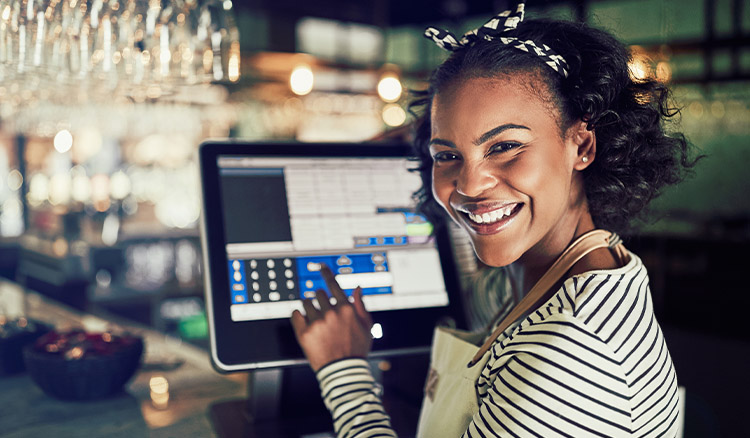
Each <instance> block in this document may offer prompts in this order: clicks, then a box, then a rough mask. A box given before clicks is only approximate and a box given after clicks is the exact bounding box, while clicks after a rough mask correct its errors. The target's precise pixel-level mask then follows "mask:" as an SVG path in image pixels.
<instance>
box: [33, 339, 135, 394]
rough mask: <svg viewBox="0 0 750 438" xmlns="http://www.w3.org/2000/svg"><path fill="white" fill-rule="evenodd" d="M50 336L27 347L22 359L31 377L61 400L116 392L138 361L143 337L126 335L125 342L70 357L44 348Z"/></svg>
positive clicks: (44, 389) (132, 371)
mask: <svg viewBox="0 0 750 438" xmlns="http://www.w3.org/2000/svg"><path fill="white" fill-rule="evenodd" d="M52 333H53V334H54V332H52ZM49 335H50V334H48V335H46V336H44V337H42V338H40V339H39V340H37V342H35V343H34V344H32V345H28V346H26V347H25V348H24V349H23V358H24V362H25V364H26V369H27V370H28V372H29V375H30V376H31V379H32V380H33V381H34V382H35V383H36V384H37V385H38V386H39V387H40V388H41V389H42V390H43V391H44V392H45V393H47V394H48V395H51V396H53V397H56V398H59V399H62V400H94V399H99V398H104V397H108V396H111V395H113V394H116V393H118V392H120V391H122V388H123V386H124V385H125V383H126V382H127V381H128V380H130V378H131V377H133V374H135V371H136V370H137V369H138V367H139V365H140V363H141V356H142V354H143V340H142V339H141V338H138V337H129V338H128V342H125V343H121V344H119V345H117V347H116V348H111V349H110V350H108V351H106V352H103V353H96V352H94V353H86V354H83V355H82V356H81V357H79V358H75V359H72V358H69V357H66V356H65V355H63V354H52V353H50V352H48V351H45V350H44V346H45V343H44V342H43V341H44V340H45V338H46V337H48V336H49ZM89 336H90V335H89Z"/></svg>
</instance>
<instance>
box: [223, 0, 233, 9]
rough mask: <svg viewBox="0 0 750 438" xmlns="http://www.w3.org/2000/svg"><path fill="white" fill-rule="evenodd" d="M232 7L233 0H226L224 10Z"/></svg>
mask: <svg viewBox="0 0 750 438" xmlns="http://www.w3.org/2000/svg"><path fill="white" fill-rule="evenodd" d="M230 9H232V0H224V10H225V11H228V10H230Z"/></svg>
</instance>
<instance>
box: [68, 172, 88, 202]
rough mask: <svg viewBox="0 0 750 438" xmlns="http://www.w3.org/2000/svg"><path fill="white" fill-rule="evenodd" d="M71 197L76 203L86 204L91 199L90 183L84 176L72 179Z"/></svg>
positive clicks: (80, 175)
mask: <svg viewBox="0 0 750 438" xmlns="http://www.w3.org/2000/svg"><path fill="white" fill-rule="evenodd" d="M71 195H72V196H73V199H74V200H76V201H78V202H86V201H88V200H89V199H90V198H91V182H90V181H89V177H87V176H86V174H79V175H76V176H74V177H73V182H72V187H71Z"/></svg>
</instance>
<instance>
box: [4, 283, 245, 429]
mask: <svg viewBox="0 0 750 438" xmlns="http://www.w3.org/2000/svg"><path fill="white" fill-rule="evenodd" d="M0 304H1V305H2V306H1V307H2V309H0V313H2V314H4V315H6V316H10V317H13V316H18V315H24V316H26V317H27V318H30V319H35V320H40V321H43V322H46V323H49V324H52V325H54V326H55V327H56V328H58V329H61V328H69V327H84V328H85V329H87V330H89V331H101V330H106V329H107V328H108V327H111V326H112V325H113V321H114V320H112V319H109V318H107V319H103V318H101V317H97V316H92V315H86V314H82V313H79V312H77V311H74V310H72V309H69V308H66V307H65V306H61V305H59V304H57V303H55V302H52V301H51V300H48V299H46V298H44V297H42V296H41V295H38V294H36V293H33V292H27V291H24V290H23V289H22V288H21V287H19V286H18V285H16V284H14V283H11V282H7V281H6V282H0ZM114 324H115V325H117V326H118V327H119V328H124V329H127V330H128V331H130V332H132V333H135V334H137V335H139V336H142V337H143V338H144V341H145V345H146V348H145V352H144V357H143V363H142V365H141V367H140V369H139V371H138V372H137V373H136V375H135V376H134V377H133V378H132V379H131V380H130V382H129V383H128V384H127V385H126V386H125V389H124V391H123V392H121V393H119V394H117V395H114V396H112V397H109V398H106V399H100V400H95V401H87V402H71V401H61V400H57V399H55V398H52V397H50V396H48V395H46V394H45V393H44V392H42V390H41V389H39V387H37V386H36V384H35V383H34V382H33V381H32V379H31V377H29V375H28V374H27V373H20V374H15V375H11V376H0V437H3V438H21V437H56V438H65V437H76V438H79V437H85V438H97V437H128V438H135V437H212V436H216V433H215V430H214V428H213V426H212V424H211V421H210V419H209V409H210V406H211V405H212V404H214V403H220V402H224V401H227V400H233V399H234V400H236V399H241V398H243V397H246V395H247V375H246V374H244V373H243V374H233V375H221V374H218V373H217V372H216V371H214V370H213V368H212V367H211V365H210V362H209V358H208V354H207V353H206V352H205V351H204V350H201V349H199V348H197V347H194V346H192V345H188V344H185V343H182V342H181V341H179V340H178V339H174V338H169V337H167V336H165V335H163V334H160V333H158V332H155V331H152V330H149V329H147V328H143V327H136V326H132V325H129V324H128V323H123V322H122V321H116V322H115V323H114ZM162 378H164V379H166V381H167V382H168V388H169V390H168V393H167V394H168V395H167V396H164V395H163V394H157V395H156V396H155V395H154V394H153V393H152V391H151V386H152V382H159V383H160V384H161V387H162V388H163V380H162Z"/></svg>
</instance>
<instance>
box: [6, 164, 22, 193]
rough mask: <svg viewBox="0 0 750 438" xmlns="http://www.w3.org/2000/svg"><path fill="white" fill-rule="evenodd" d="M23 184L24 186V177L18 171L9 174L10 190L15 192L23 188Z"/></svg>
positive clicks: (14, 170)
mask: <svg viewBox="0 0 750 438" xmlns="http://www.w3.org/2000/svg"><path fill="white" fill-rule="evenodd" d="M21 184H23V175H21V172H19V171H18V169H13V170H11V171H10V173H9V174H8V188H10V189H11V190H13V191H14V192H15V191H16V190H18V189H20V188H21Z"/></svg>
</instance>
